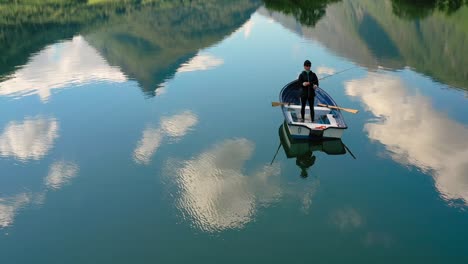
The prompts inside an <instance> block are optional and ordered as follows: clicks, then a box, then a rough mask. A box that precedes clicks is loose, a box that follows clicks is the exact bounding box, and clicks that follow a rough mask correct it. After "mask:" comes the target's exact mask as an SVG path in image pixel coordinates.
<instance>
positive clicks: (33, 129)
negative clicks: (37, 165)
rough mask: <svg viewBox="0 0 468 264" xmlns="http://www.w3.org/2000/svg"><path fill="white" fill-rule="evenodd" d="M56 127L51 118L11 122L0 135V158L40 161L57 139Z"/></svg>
mask: <svg viewBox="0 0 468 264" xmlns="http://www.w3.org/2000/svg"><path fill="white" fill-rule="evenodd" d="M58 127H59V126H58V122H57V121H56V120H55V119H53V118H43V117H35V118H26V119H25V120H24V121H23V122H16V121H12V122H10V123H8V124H7V126H6V128H5V129H4V131H3V133H2V134H0V156H7V157H8V156H11V157H15V158H17V159H19V160H22V161H26V160H29V159H34V160H39V159H41V158H42V157H43V156H44V155H46V154H47V152H48V151H49V150H50V149H51V148H52V146H53V144H54V141H55V139H56V138H57V137H58Z"/></svg>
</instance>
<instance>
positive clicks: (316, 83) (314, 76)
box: [312, 73, 319, 89]
mask: <svg viewBox="0 0 468 264" xmlns="http://www.w3.org/2000/svg"><path fill="white" fill-rule="evenodd" d="M312 84H313V85H314V89H316V88H317V87H318V86H319V80H318V78H317V74H315V73H314V75H312Z"/></svg>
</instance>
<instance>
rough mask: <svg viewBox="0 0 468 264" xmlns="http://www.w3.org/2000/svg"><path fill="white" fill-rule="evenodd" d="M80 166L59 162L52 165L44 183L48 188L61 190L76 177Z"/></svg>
mask: <svg viewBox="0 0 468 264" xmlns="http://www.w3.org/2000/svg"><path fill="white" fill-rule="evenodd" d="M77 172H78V166H77V165H76V164H75V163H73V162H66V161H57V162H54V163H53V164H52V166H51V167H50V170H49V174H48V175H47V177H46V178H45V180H44V182H45V185H46V186H47V187H48V188H51V189H59V188H61V187H62V186H63V185H64V184H66V183H68V182H70V180H71V179H72V178H74V177H75V176H76V173H77Z"/></svg>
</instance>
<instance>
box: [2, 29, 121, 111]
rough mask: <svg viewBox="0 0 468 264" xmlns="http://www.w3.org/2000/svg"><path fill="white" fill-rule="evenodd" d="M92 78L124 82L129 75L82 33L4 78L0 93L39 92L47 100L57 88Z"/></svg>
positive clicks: (15, 94) (17, 94)
mask: <svg viewBox="0 0 468 264" xmlns="http://www.w3.org/2000/svg"><path fill="white" fill-rule="evenodd" d="M91 81H111V82H123V81H126V77H125V76H124V75H123V74H122V73H121V72H120V71H119V69H116V68H113V67H110V66H109V65H108V64H107V62H106V61H105V60H104V59H103V58H102V57H101V56H100V55H99V54H98V53H97V51H96V50H95V49H94V48H93V47H91V46H90V45H89V44H88V43H87V42H86V40H85V39H83V37H81V36H76V37H74V38H73V39H72V40H69V41H64V42H62V43H57V44H54V45H51V46H48V47H46V48H45V49H44V50H42V51H41V52H39V53H38V54H36V55H34V56H33V57H31V58H30V61H29V62H28V63H27V64H26V65H24V66H23V67H22V68H21V69H19V70H17V71H16V72H15V73H14V74H13V75H12V76H10V77H8V79H7V80H6V81H4V82H0V96H2V95H3V96H11V97H22V96H28V95H34V94H37V95H38V96H39V97H40V99H41V101H43V102H47V101H48V100H49V97H50V96H51V94H52V90H54V89H63V88H67V87H68V86H70V85H79V84H85V83H87V82H91Z"/></svg>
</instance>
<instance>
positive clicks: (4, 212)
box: [0, 193, 31, 228]
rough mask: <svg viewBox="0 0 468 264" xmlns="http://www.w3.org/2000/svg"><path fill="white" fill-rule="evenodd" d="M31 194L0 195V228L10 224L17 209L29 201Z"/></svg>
mask: <svg viewBox="0 0 468 264" xmlns="http://www.w3.org/2000/svg"><path fill="white" fill-rule="evenodd" d="M30 201H31V195H30V194H27V193H20V194H18V195H16V196H13V197H7V198H1V197H0V228H3V227H7V226H9V225H11V224H12V223H13V221H14V219H15V215H16V213H17V211H18V210H19V209H20V208H21V207H23V206H25V205H26V204H28V203H30Z"/></svg>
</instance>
